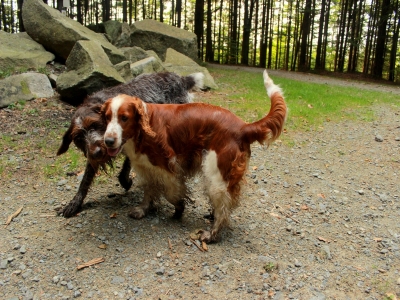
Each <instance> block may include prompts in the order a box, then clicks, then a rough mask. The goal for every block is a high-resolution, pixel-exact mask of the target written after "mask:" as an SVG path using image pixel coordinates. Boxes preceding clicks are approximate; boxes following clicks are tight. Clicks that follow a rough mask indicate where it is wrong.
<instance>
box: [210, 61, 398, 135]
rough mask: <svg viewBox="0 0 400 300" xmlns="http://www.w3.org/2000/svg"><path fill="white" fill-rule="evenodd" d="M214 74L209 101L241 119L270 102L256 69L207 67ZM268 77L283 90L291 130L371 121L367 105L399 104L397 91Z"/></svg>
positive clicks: (257, 114)
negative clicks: (215, 86) (214, 86)
mask: <svg viewBox="0 0 400 300" xmlns="http://www.w3.org/2000/svg"><path fill="white" fill-rule="evenodd" d="M208 69H209V71H210V73H211V74H212V75H213V76H214V79H215V81H216V83H217V84H218V85H219V89H218V90H217V91H216V93H219V94H220V95H221V96H222V97H216V98H217V99H214V100H212V102H213V104H215V105H220V106H223V107H225V108H228V109H230V110H232V111H233V112H234V113H235V114H237V115H238V116H240V117H241V118H243V119H244V120H245V121H248V122H252V121H255V120H257V119H259V118H261V117H262V116H264V115H265V113H267V112H268V111H269V107H270V103H269V99H268V96H267V94H266V91H265V88H264V82H263V76H262V71H263V70H262V69H260V72H245V71H237V70H225V69H219V68H213V66H209V67H208ZM272 79H273V80H274V82H275V83H276V84H278V85H279V86H280V87H281V88H282V89H283V91H284V95H285V99H286V103H287V105H288V107H289V115H288V119H287V123H286V127H287V128H290V129H291V130H304V131H307V130H315V129H318V127H319V126H323V124H324V122H329V121H333V122H337V121H340V120H343V119H352V120H360V121H373V120H374V113H373V110H372V109H371V106H372V105H376V104H393V105H395V106H397V107H398V106H400V103H399V101H398V97H399V96H398V95H394V94H392V93H385V92H375V91H370V90H363V89H359V88H355V87H339V86H333V85H327V84H317V83H309V82H302V81H295V80H290V79H286V78H281V77H277V76H272Z"/></svg>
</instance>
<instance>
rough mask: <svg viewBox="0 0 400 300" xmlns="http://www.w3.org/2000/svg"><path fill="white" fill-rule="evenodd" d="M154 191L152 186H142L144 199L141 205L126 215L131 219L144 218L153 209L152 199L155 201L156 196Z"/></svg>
mask: <svg viewBox="0 0 400 300" xmlns="http://www.w3.org/2000/svg"><path fill="white" fill-rule="evenodd" d="M154 189H155V187H154V186H153V187H150V186H144V199H143V201H142V203H140V204H139V205H138V206H136V207H134V208H132V209H131V211H130V212H129V213H128V216H129V217H131V218H133V219H141V218H143V217H145V216H146V215H147V213H148V212H149V211H150V210H151V209H153V208H154V199H156V198H155V196H156V195H155V194H158V193H155V192H153V191H154Z"/></svg>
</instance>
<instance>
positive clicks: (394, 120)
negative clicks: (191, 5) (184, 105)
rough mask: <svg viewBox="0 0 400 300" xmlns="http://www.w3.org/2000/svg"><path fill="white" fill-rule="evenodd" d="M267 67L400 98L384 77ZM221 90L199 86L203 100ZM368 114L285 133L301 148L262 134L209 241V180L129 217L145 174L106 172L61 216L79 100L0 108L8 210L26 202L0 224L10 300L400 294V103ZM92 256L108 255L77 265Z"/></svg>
mask: <svg viewBox="0 0 400 300" xmlns="http://www.w3.org/2000/svg"><path fill="white" fill-rule="evenodd" d="M221 67H229V66H221ZM231 68H236V67H231ZM241 70H243V68H241ZM246 70H247V71H249V72H253V71H254V72H260V73H261V72H262V70H260V69H258V68H246ZM269 73H270V76H271V77H272V78H274V76H281V77H286V76H290V78H292V79H295V80H306V81H310V82H319V83H326V84H332V85H337V86H341V85H350V86H360V87H363V88H365V89H371V90H373V89H377V90H381V91H385V92H393V93H399V94H400V88H399V87H398V86H393V85H385V84H382V83H375V82H362V81H353V80H349V79H347V80H342V79H340V78H332V77H327V76H318V75H313V74H304V73H294V72H282V71H273V70H271V71H270V72H269ZM217 84H218V82H217ZM282 88H283V89H284V87H282ZM219 96H220V95H219V94H218V93H216V92H213V91H211V92H205V93H202V92H201V93H198V94H197V98H196V100H197V101H204V100H212V98H213V97H219ZM371 110H373V111H374V113H375V121H373V122H362V121H345V122H339V123H335V122H327V123H326V124H324V126H323V127H321V128H319V129H318V131H313V132H311V131H310V132H290V131H287V132H285V133H284V134H285V135H287V137H288V139H290V140H291V141H293V142H292V143H291V144H290V145H286V144H285V143H283V142H282V141H280V140H278V141H276V142H275V143H274V144H273V145H271V146H270V147H269V148H268V149H266V148H264V147H261V146H259V145H256V144H255V145H254V146H253V148H252V157H251V160H250V168H249V172H248V174H247V176H246V185H245V188H244V191H243V197H242V200H241V205H240V207H239V208H237V209H236V210H235V211H233V213H232V220H231V228H230V229H229V230H225V231H224V232H223V234H222V239H221V241H220V242H219V243H215V244H209V245H208V251H202V250H201V247H200V248H199V247H198V246H197V245H195V244H194V243H193V242H192V241H191V240H190V234H191V233H193V232H195V231H196V230H197V229H199V228H207V227H209V225H210V224H209V220H207V219H205V218H204V215H205V214H207V213H208V211H209V208H210V207H209V204H208V201H207V199H206V198H205V196H204V194H203V193H202V188H201V184H200V182H199V181H198V179H195V180H194V181H193V182H192V184H191V188H192V190H193V194H192V198H193V199H194V200H195V201H194V204H192V205H190V206H188V207H187V209H186V211H185V213H184V215H183V218H182V220H180V221H176V220H173V219H172V218H171V216H172V214H173V208H172V207H171V206H170V205H169V204H168V203H166V201H162V202H161V203H160V205H159V207H158V210H157V212H154V213H151V214H150V215H149V216H147V217H146V218H144V219H142V220H133V219H130V218H129V217H128V216H127V211H128V209H129V208H130V207H131V206H132V205H135V204H137V203H139V202H140V199H141V196H142V194H141V191H140V189H139V188H138V187H137V185H136V184H134V185H133V186H132V188H131V189H130V190H129V191H128V192H124V190H123V189H122V188H121V187H120V186H119V185H118V183H117V179H116V176H115V174H111V175H104V174H103V175H101V176H99V178H97V179H96V183H95V185H94V186H93V187H92V189H91V190H90V191H89V194H88V196H87V198H86V201H85V203H86V204H85V206H84V209H83V211H82V212H81V213H79V214H78V215H77V216H76V217H73V218H70V219H65V218H63V217H61V216H57V215H56V213H55V210H56V209H59V208H60V207H62V206H63V205H65V204H66V203H68V202H69V201H70V200H71V199H72V198H73V196H74V194H75V191H76V188H77V187H78V185H79V179H80V178H81V176H75V175H73V176H68V175H71V174H66V172H63V173H62V174H59V175H56V176H50V177H49V176H46V172H47V171H46V170H48V169H49V168H50V169H51V168H52V167H56V166H57V165H58V164H59V162H60V159H61V158H60V157H57V156H56V155H55V153H56V150H57V148H58V146H59V145H60V143H61V136H62V133H63V132H64V131H65V130H66V127H65V125H66V124H69V118H70V116H71V115H72V113H73V111H74V108H73V107H71V106H69V105H67V104H65V103H63V102H61V101H60V100H59V99H58V98H57V97H54V98H52V99H36V100H34V101H31V102H29V103H27V104H26V105H25V106H24V107H22V108H21V109H10V108H7V109H2V110H0V120H1V121H0V132H1V139H0V146H1V148H2V149H1V150H2V151H1V153H0V162H1V165H0V166H1V167H0V168H1V169H0V171H1V179H0V207H1V210H0V218H1V219H2V220H4V222H6V220H7V219H8V217H10V216H11V215H12V214H13V213H15V212H17V211H18V210H19V209H20V208H22V210H21V212H20V213H19V214H18V215H17V216H15V217H14V218H13V219H12V221H11V222H10V223H9V224H8V225H3V226H1V227H0V235H1V240H0V270H1V272H0V298H1V299H72V298H78V297H81V298H82V299H313V300H317V299H318V300H323V299H396V297H400V222H399V219H400V184H399V182H400V180H399V173H400V109H399V107H398V106H390V105H385V106H373V107H371ZM70 151H71V150H70ZM120 165H121V161H117V164H116V172H117V171H118V170H119V168H120ZM83 169H84V164H82V165H80V166H78V167H77V169H76V170H75V171H76V172H75V173H76V174H79V172H80V171H82V170H83ZM116 172H115V173H116ZM95 258H101V260H104V261H103V262H101V263H98V264H94V265H93V266H90V267H86V268H82V269H80V270H78V269H77V267H78V266H79V265H82V264H83V263H85V262H88V261H90V260H92V259H95Z"/></svg>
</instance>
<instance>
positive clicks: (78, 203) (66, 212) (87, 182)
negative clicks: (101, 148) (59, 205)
mask: <svg viewBox="0 0 400 300" xmlns="http://www.w3.org/2000/svg"><path fill="white" fill-rule="evenodd" d="M97 171H98V169H95V168H93V166H92V165H91V164H90V163H89V162H87V163H86V169H85V174H84V175H83V178H82V181H81V184H80V185H79V189H78V192H77V193H76V195H75V197H74V198H73V199H72V200H71V201H70V202H69V203H68V205H67V206H66V207H64V209H63V210H62V212H61V214H62V215H63V216H64V217H65V218H70V217H72V216H74V215H76V214H77V213H78V212H79V211H80V210H81V209H82V204H83V200H84V199H85V197H86V195H87V193H88V190H89V188H90V186H91V184H92V182H93V179H94V176H95V175H96V173H97Z"/></svg>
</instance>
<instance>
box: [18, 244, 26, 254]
mask: <svg viewBox="0 0 400 300" xmlns="http://www.w3.org/2000/svg"><path fill="white" fill-rule="evenodd" d="M19 253H21V254H25V253H26V246H21V248H19Z"/></svg>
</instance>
